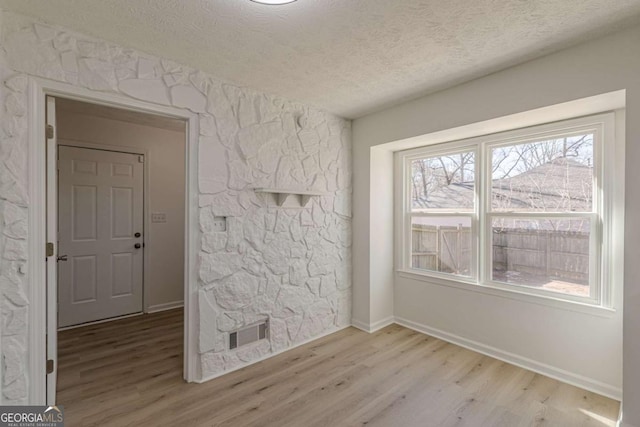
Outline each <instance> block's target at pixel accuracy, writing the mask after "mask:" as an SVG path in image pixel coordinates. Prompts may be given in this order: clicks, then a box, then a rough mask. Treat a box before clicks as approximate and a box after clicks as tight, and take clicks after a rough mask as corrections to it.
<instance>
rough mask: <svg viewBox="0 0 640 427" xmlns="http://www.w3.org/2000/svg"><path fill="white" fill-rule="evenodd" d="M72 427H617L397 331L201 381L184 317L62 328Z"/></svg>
mask: <svg viewBox="0 0 640 427" xmlns="http://www.w3.org/2000/svg"><path fill="white" fill-rule="evenodd" d="M59 346H60V347H59V376H58V378H59V383H58V403H59V404H61V405H64V407H65V415H66V425H67V426H70V427H73V426H128V425H131V426H164V425H171V426H184V427H191V426H278V427H281V426H296V427H298V426H300V427H303V426H304V427H306V426H361V425H367V426H369V425H373V426H394V427H401V426H427V427H428V426H472V427H475V426H505V427H517V426H542V425H544V426H547V425H548V426H559V427H571V426H614V425H615V421H614V420H615V419H616V417H617V415H618V402H615V401H613V400H611V399H607V398H604V397H602V396H598V395H596V394H593V393H590V392H587V391H584V390H581V389H579V388H576V387H573V386H570V385H566V384H563V383H560V382H558V381H555V380H552V379H550V378H547V377H544V376H542V375H538V374H535V373H533V372H530V371H527V370H524V369H521V368H518V367H515V366H513V365H509V364H508V363H504V362H500V361H498V360H496V359H492V358H490V357H487V356H483V355H481V354H478V353H474V352H472V351H469V350H466V349H463V348H461V347H458V346H455V345H452V344H448V343H446V342H444V341H441V340H438V339H436V338H432V337H429V336H426V335H423V334H420V333H417V332H414V331H412V330H409V329H406V328H403V327H401V326H397V325H393V326H389V327H387V328H384V329H383V330H381V331H378V332H376V333H374V334H367V333H365V332H362V331H359V330H357V329H355V328H348V329H345V330H342V331H340V332H337V333H335V334H332V335H330V336H327V337H325V338H321V339H319V340H317V341H314V342H312V343H310V344H307V345H304V346H302V347H299V348H296V349H293V350H291V351H288V352H286V353H283V354H281V355H279V356H276V357H273V358H271V359H268V360H265V361H263V362H260V363H257V364H255V365H252V366H250V367H247V368H244V369H242V370H240V371H236V372H233V373H231V374H228V375H225V376H223V377H220V378H218V379H215V380H213V381H209V382H207V383H205V384H186V383H184V382H183V380H182V310H172V311H167V312H163V313H157V314H152V315H145V316H142V317H134V318H129V319H123V320H117V321H113V322H109V323H103V324H100V325H94V326H87V327H83V328H78V329H72V330H68V331H63V332H60V334H59Z"/></svg>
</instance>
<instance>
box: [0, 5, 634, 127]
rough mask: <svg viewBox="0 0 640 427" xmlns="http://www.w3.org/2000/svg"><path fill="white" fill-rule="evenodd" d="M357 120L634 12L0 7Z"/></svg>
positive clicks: (603, 8)
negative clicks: (356, 118)
mask: <svg viewBox="0 0 640 427" xmlns="http://www.w3.org/2000/svg"><path fill="white" fill-rule="evenodd" d="M0 7H2V8H3V9H5V10H12V11H16V12H20V13H24V14H27V15H32V16H38V17H41V18H42V19H44V20H45V21H48V22H51V23H56V24H60V25H62V26H65V27H67V28H72V29H75V30H78V31H80V32H83V33H86V34H91V35H94V36H97V37H100V38H103V39H106V40H110V41H113V42H116V43H119V44H121V45H125V46H129V47H132V48H136V49H139V50H141V51H144V52H147V53H151V54H155V55H158V56H162V57H165V58H169V59H173V60H176V61H178V62H181V63H184V64H187V65H191V66H193V67H195V68H198V69H201V70H204V71H207V72H209V73H211V74H213V75H215V76H217V77H219V78H221V79H222V80H226V81H228V82H232V83H235V84H237V85H240V86H248V87H252V88H254V89H258V90H261V91H264V92H267V93H271V94H275V95H279V96H282V97H285V98H288V99H291V100H295V101H300V102H304V103H306V104H310V105H314V106H316V107H320V108H322V109H325V110H328V111H330V112H333V113H336V114H338V115H341V116H344V117H347V118H355V117H359V116H362V115H364V114H367V113H369V112H372V111H375V110H379V109H381V108H384V107H386V106H390V105H393V104H396V103H399V102H402V101H405V100H408V99H411V98H416V97H417V96H420V95H423V94H426V93H430V92H434V91H436V90H440V89H443V88H445V87H449V86H452V85H454V84H457V83H460V82H463V81H467V80H471V79H473V78H477V77H480V76H482V75H486V74H488V73H491V72H494V71H497V70H499V69H502V68H505V67H507V66H510V65H514V64H517V63H520V62H523V61H526V60H529V59H532V58H534V57H537V56H540V55H543V54H545V53H549V52H552V51H556V50H559V49H561V48H563V47H566V46H569V45H572V44H576V43H578V42H580V41H583V40H587V39H591V38H595V37H598V36H601V35H603V34H606V33H608V32H612V31H614V30H616V29H620V28H622V27H625V26H629V25H632V24H635V23H638V22H640V0H298V1H297V2H295V3H290V4H287V5H283V6H265V5H260V4H257V3H254V2H251V1H249V0H55V1H43V0H0Z"/></svg>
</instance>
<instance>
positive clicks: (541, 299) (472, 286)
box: [396, 269, 616, 318]
mask: <svg viewBox="0 0 640 427" xmlns="http://www.w3.org/2000/svg"><path fill="white" fill-rule="evenodd" d="M396 274H398V276H400V277H402V278H405V279H411V280H417V281H420V282H427V283H430V284H434V285H438V286H446V287H450V288H456V289H462V290H464V291H468V292H478V293H481V294H485V295H492V296H496V297H500V298H508V299H512V300H516V301H524V302H527V303H531V304H538V305H543V306H546V307H553V308H558V309H562V310H569V311H576V312H579V313H585V314H591V315H594V316H599V317H609V318H610V317H613V316H614V315H615V313H616V310H615V309H614V308H609V307H603V306H600V305H594V304H587V303H583V302H577V301H569V300H566V299H562V298H554V297H553V296H547V295H536V294H532V293H527V292H523V291H519V290H518V289H504V288H497V287H494V286H488V285H482V284H478V283H476V282H474V281H472V280H465V279H464V278H460V279H450V278H445V277H437V276H434V275H431V274H428V273H421V272H418V271H415V270H406V269H398V270H396Z"/></svg>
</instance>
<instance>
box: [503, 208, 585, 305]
mask: <svg viewBox="0 0 640 427" xmlns="http://www.w3.org/2000/svg"><path fill="white" fill-rule="evenodd" d="M492 231H493V232H492V237H493V251H492V252H493V253H492V256H493V261H492V262H493V268H492V278H493V280H495V281H498V282H504V283H509V284H513V285H522V286H531V287H535V288H540V289H544V290H547V291H553V292H559V293H563V294H568V295H577V296H583V297H589V296H590V295H589V291H590V289H589V238H590V231H591V224H590V220H589V219H584V218H572V219H520V218H518V219H515V218H494V219H493V224H492Z"/></svg>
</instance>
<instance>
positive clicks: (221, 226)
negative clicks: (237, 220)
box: [213, 216, 227, 231]
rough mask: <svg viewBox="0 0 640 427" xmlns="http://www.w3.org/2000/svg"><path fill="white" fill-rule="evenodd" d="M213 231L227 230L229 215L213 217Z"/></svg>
mask: <svg viewBox="0 0 640 427" xmlns="http://www.w3.org/2000/svg"><path fill="white" fill-rule="evenodd" d="M213 231H227V217H224V216H216V217H213Z"/></svg>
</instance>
